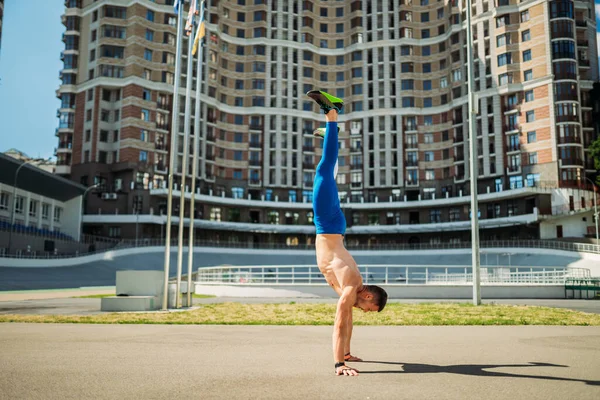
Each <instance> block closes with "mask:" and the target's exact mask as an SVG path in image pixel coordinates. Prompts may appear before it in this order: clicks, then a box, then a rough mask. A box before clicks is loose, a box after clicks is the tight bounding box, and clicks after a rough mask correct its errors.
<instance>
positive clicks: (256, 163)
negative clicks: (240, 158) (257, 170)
mask: <svg viewBox="0 0 600 400" xmlns="http://www.w3.org/2000/svg"><path fill="white" fill-rule="evenodd" d="M260 163H261V162H260V160H250V161H248V164H250V166H252V167H260Z"/></svg>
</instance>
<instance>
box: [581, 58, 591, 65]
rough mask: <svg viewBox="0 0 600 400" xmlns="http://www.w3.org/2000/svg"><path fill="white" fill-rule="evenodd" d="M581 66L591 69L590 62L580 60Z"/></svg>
mask: <svg viewBox="0 0 600 400" xmlns="http://www.w3.org/2000/svg"><path fill="white" fill-rule="evenodd" d="M579 66H580V67H589V66H590V60H582V59H579Z"/></svg>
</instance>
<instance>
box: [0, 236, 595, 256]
mask: <svg viewBox="0 0 600 400" xmlns="http://www.w3.org/2000/svg"><path fill="white" fill-rule="evenodd" d="M101 241H105V242H107V244H108V243H110V245H109V246H103V247H104V248H103V249H97V250H95V251H88V252H79V253H76V254H73V253H69V254H54V253H53V254H49V253H46V254H42V255H26V254H22V255H15V254H11V255H9V254H1V253H0V257H6V258H41V259H48V258H75V257H80V256H86V255H93V254H97V253H104V252H106V251H111V250H120V249H133V248H144V247H163V246H164V245H165V240H164V239H137V240H135V239H123V240H119V239H114V238H99V237H92V236H89V237H87V238H86V239H85V243H89V244H93V243H100V242H101ZM183 245H184V247H187V246H188V241H187V240H185V239H184V241H183ZM177 246H178V241H177V239H172V240H171V249H173V248H177ZM194 247H214V248H223V249H256V250H310V251H314V250H315V246H314V245H297V246H289V245H287V244H285V243H248V242H246V243H243V242H225V241H216V240H195V241H194ZM346 248H347V249H348V250H350V251H357V250H358V251H360V250H362V251H365V250H369V251H382V250H391V251H409V250H453V249H471V242H459V243H415V244H413V243H410V244H409V243H379V244H354V243H352V242H351V241H349V242H347V243H346ZM480 248H481V249H482V250H483V249H492V248H529V249H548V250H561V251H573V252H581V253H592V254H600V245H595V244H588V243H576V242H561V241H554V240H488V241H481V242H480Z"/></svg>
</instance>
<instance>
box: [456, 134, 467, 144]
mask: <svg viewBox="0 0 600 400" xmlns="http://www.w3.org/2000/svg"><path fill="white" fill-rule="evenodd" d="M464 141H465V137H464V135H456V136H454V143H462V142H464Z"/></svg>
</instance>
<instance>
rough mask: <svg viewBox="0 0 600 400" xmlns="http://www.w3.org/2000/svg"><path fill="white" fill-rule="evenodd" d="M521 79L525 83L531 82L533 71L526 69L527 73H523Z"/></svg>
mask: <svg viewBox="0 0 600 400" xmlns="http://www.w3.org/2000/svg"><path fill="white" fill-rule="evenodd" d="M523 78H524V79H525V82H527V81H530V80H532V79H533V70H531V69H528V70H527V71H525V72H523Z"/></svg>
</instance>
